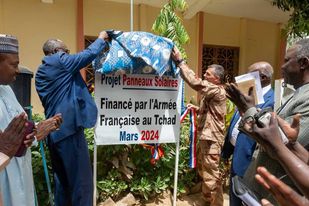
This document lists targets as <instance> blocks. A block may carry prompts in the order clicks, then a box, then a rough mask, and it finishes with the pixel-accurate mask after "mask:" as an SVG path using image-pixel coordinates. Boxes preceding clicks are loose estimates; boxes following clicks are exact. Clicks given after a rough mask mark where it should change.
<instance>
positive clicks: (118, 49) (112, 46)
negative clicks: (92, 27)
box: [93, 31, 178, 76]
mask: <svg viewBox="0 0 309 206" xmlns="http://www.w3.org/2000/svg"><path fill="white" fill-rule="evenodd" d="M107 33H108V35H109V37H110V38H111V39H112V40H111V42H110V43H109V50H107V51H105V52H103V53H102V54H100V55H99V56H98V57H97V58H96V59H95V60H94V62H93V67H94V69H95V70H96V71H98V72H101V73H104V74H108V73H111V72H115V71H118V70H121V69H122V70H125V71H126V72H128V73H131V74H145V73H146V74H158V75H160V76H161V75H163V74H167V75H175V74H177V73H178V72H177V69H176V65H175V63H174V62H173V61H172V59H171V52H172V49H173V47H174V43H173V42H172V41H171V40H170V39H167V38H165V37H161V36H156V35H154V34H151V33H147V32H121V31H108V32H107Z"/></svg>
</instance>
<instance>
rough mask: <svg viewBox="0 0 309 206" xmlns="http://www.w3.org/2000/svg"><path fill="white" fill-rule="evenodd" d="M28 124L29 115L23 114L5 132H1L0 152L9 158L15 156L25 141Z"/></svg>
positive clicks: (14, 119) (15, 118)
mask: <svg viewBox="0 0 309 206" xmlns="http://www.w3.org/2000/svg"><path fill="white" fill-rule="evenodd" d="M26 122H27V115H26V113H24V112H23V113H21V114H20V115H17V116H16V117H14V118H13V120H12V121H11V122H10V124H9V125H8V126H7V128H6V129H5V130H4V131H3V132H2V131H1V130H0V152H2V153H4V154H6V155H7V156H9V157H12V156H14V155H15V153H16V152H17V150H18V148H19V147H20V145H21V144H22V141H23V139H24V135H25V131H26ZM29 138H30V136H29Z"/></svg>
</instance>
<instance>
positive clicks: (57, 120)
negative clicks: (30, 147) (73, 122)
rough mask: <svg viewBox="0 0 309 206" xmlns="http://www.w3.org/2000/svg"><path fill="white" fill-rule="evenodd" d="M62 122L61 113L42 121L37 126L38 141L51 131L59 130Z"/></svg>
mask: <svg viewBox="0 0 309 206" xmlns="http://www.w3.org/2000/svg"><path fill="white" fill-rule="evenodd" d="M61 123H62V116H61V114H56V115H55V116H53V117H51V118H49V119H46V120H43V121H41V122H40V123H39V124H38V125H37V126H36V138H37V140H38V141H40V140H42V139H44V138H45V137H46V136H47V135H49V133H51V132H53V131H55V130H57V129H58V128H59V127H60V125H61Z"/></svg>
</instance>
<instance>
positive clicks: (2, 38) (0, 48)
mask: <svg viewBox="0 0 309 206" xmlns="http://www.w3.org/2000/svg"><path fill="white" fill-rule="evenodd" d="M0 53H13V54H17V53H18V40H17V39H16V37H14V36H11V35H7V34H0Z"/></svg>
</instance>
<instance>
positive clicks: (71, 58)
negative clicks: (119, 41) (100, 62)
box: [60, 31, 108, 73]
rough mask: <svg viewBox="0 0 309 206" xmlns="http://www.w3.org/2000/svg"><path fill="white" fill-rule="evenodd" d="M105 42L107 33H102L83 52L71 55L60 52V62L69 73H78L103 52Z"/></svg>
mask: <svg viewBox="0 0 309 206" xmlns="http://www.w3.org/2000/svg"><path fill="white" fill-rule="evenodd" d="M107 40H108V35H107V33H106V32H105V31H102V32H101V33H100V34H99V36H98V38H97V39H96V40H95V41H94V42H93V43H92V44H91V45H90V46H89V47H88V48H86V49H85V50H83V51H81V52H79V53H77V54H72V55H71V54H67V53H65V52H61V53H60V61H61V62H62V64H63V65H65V68H66V69H69V70H70V72H71V73H75V72H79V70H80V69H82V68H84V67H86V66H87V65H89V64H90V63H91V62H92V61H93V60H94V59H95V58H96V57H97V56H98V54H99V53H100V52H102V51H103V49H104V48H105V47H106V41H107Z"/></svg>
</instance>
